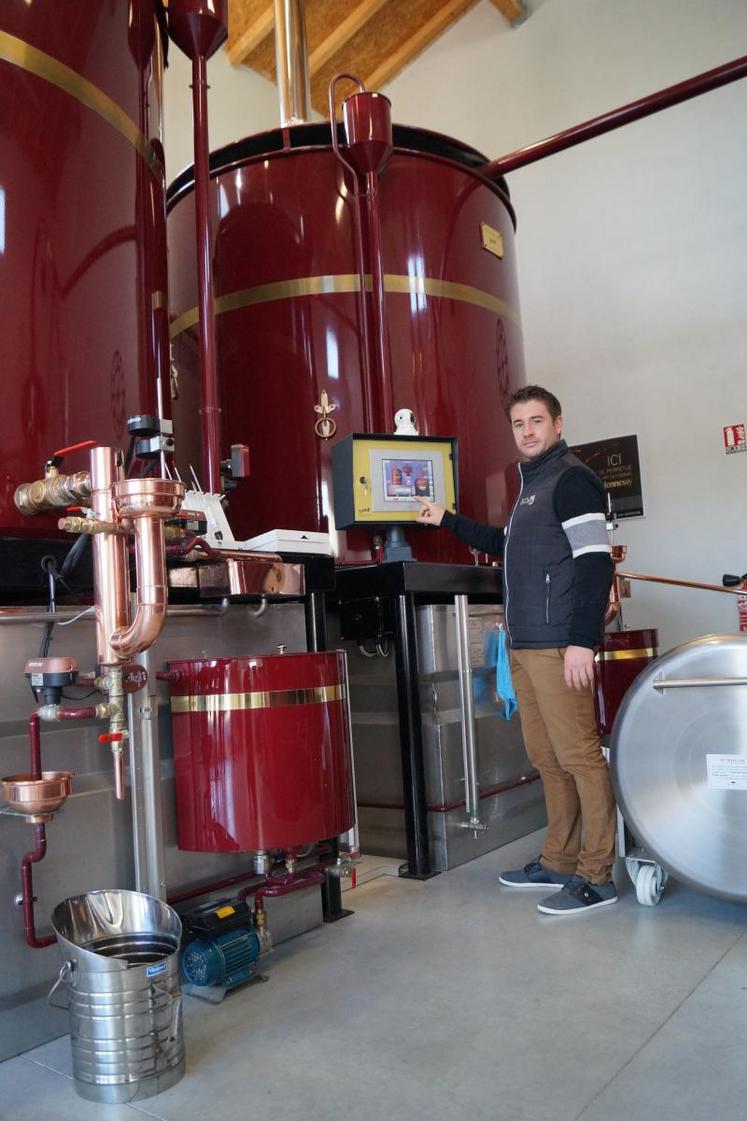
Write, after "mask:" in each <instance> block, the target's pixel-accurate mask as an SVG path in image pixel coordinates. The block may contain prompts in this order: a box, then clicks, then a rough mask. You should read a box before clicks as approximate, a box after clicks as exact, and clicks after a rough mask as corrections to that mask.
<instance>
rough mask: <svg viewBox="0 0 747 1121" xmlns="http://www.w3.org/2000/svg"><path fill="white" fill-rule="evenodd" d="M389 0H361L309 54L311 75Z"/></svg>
mask: <svg viewBox="0 0 747 1121" xmlns="http://www.w3.org/2000/svg"><path fill="white" fill-rule="evenodd" d="M388 2H389V0H361V2H360V3H358V4H356V6H355V8H354V9H353V11H352V12H351V13H350V15H349V16H348V17H347V18H346V19H344V20H343V21H342V23H341V24H339V26H338V27H336V28H335V29H334V30H333V31H332V32H330V34H329V35H327V36H326V38H325V39H323V40H322V42H321V43H319V45H318V46H317V47H315V48H314V50H313V51H312V52H311V54H310V55H309V75H310V76H312V75H314V74H316V73H318V71H319V70H321V68H322V67H323V66H324V64H325V62H327V61H328V60H329V59H330V58H332V55H334V54H337V52H338V51H339V50H341V48H342V47H344V46H345V44H346V43H347V42H348V40H350V39H352V38H353V36H354V35H355V34H356V32H357V31H360V29H361V28H362V27H363V26H364V25H365V24H366V23H368V21H369V20H370V19H371V18H372V17H373V16H374V15H375V14H376V13H377V12H378V10H379V8H383V7H384V5H385V4H387V3H388Z"/></svg>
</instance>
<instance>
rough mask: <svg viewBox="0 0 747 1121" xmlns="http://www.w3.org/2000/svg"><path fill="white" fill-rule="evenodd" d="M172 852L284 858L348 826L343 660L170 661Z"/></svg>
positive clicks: (317, 656) (322, 656)
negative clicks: (265, 853)
mask: <svg viewBox="0 0 747 1121" xmlns="http://www.w3.org/2000/svg"><path fill="white" fill-rule="evenodd" d="M169 669H170V670H171V671H172V673H175V674H176V675H177V679H176V680H175V681H172V684H171V722H172V736H173V743H174V778H175V783H176V807H177V826H178V838H179V848H181V849H187V850H188V851H191V852H256V851H258V850H260V849H286V848H290V847H292V846H296V845H307V844H310V843H312V842H313V841H319V840H324V839H326V838H329V837H336V836H337V835H338V834H340V833H344V832H345V831H346V830H348V829H350V828H351V826H352V825H353V822H354V820H355V808H354V803H353V778H352V765H351V752H350V738H349V723H348V705H347V673H346V663H345V655H344V653H343V652H342V651H332V652H325V653H314V654H272V655H269V656H266V655H250V656H245V657H236V658H216V659H207V660H202V661H178V662H171V663H170V664H169Z"/></svg>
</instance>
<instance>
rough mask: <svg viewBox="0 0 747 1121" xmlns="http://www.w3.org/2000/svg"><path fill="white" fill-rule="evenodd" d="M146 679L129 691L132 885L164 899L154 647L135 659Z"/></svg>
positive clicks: (164, 880)
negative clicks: (140, 687)
mask: <svg viewBox="0 0 747 1121" xmlns="http://www.w3.org/2000/svg"><path fill="white" fill-rule="evenodd" d="M137 661H138V662H139V663H140V665H141V666H143V668H144V669H145V671H146V673H147V675H148V682H147V684H146V686H145V688H144V689H142V690H140V692H138V693H130V695H129V698H128V702H127V704H128V717H129V726H130V739H129V745H130V785H131V792H132V848H133V856H134V861H135V888H136V890H137V891H142V892H145V894H146V895H152V896H154V897H155V898H156V899H164V900H165V899H166V854H165V848H164V841H163V815H162V810H161V755H160V751H159V742H158V695H157V686H156V673H155V662H154V659H153V648H152V647H151V649H149V650H145V651H144V652H143V653H142V654H140V655H139V656H138V658H137Z"/></svg>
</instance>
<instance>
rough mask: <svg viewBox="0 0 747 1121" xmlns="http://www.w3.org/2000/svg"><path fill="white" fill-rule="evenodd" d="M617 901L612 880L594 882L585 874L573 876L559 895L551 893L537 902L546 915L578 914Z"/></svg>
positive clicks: (538, 908) (539, 909) (538, 907)
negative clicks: (587, 878) (602, 882)
mask: <svg viewBox="0 0 747 1121" xmlns="http://www.w3.org/2000/svg"><path fill="white" fill-rule="evenodd" d="M609 903H617V888H616V887H615V885H614V883H613V882H612V880H610V881H609V883H606V884H592V883H589V881H588V880H585V879H584V877H583V876H571V878H570V879H569V881H568V883H567V884H565V886H564V887H563V888H562V889H561V890H560V891H559V892H558V894H557V895H549V896H548V897H547V899H541V900H540V902H539V903H538V904H537V910H538V911H542V912H543V914H545V915H577V914H579V913H580V912H581V911H593V910H594V908H595V907H606V906H607V905H608V904H609Z"/></svg>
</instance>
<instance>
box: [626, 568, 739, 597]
mask: <svg viewBox="0 0 747 1121" xmlns="http://www.w3.org/2000/svg"><path fill="white" fill-rule="evenodd" d="M617 575H618V576H621V577H622V578H623V580H647V581H648V582H649V583H651V584H673V585H674V586H675V587H677V588H699V589H700V590H701V591H703V592H726V594H727V595H730V596H743V595H745V594H747V593H745V589H744V588H724V587H723V585H721V584H700V583H698V582H697V581H695V580H674V579H672V577H670V576H646V575H645V574H644V573H643V572H618V573H617Z"/></svg>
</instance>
